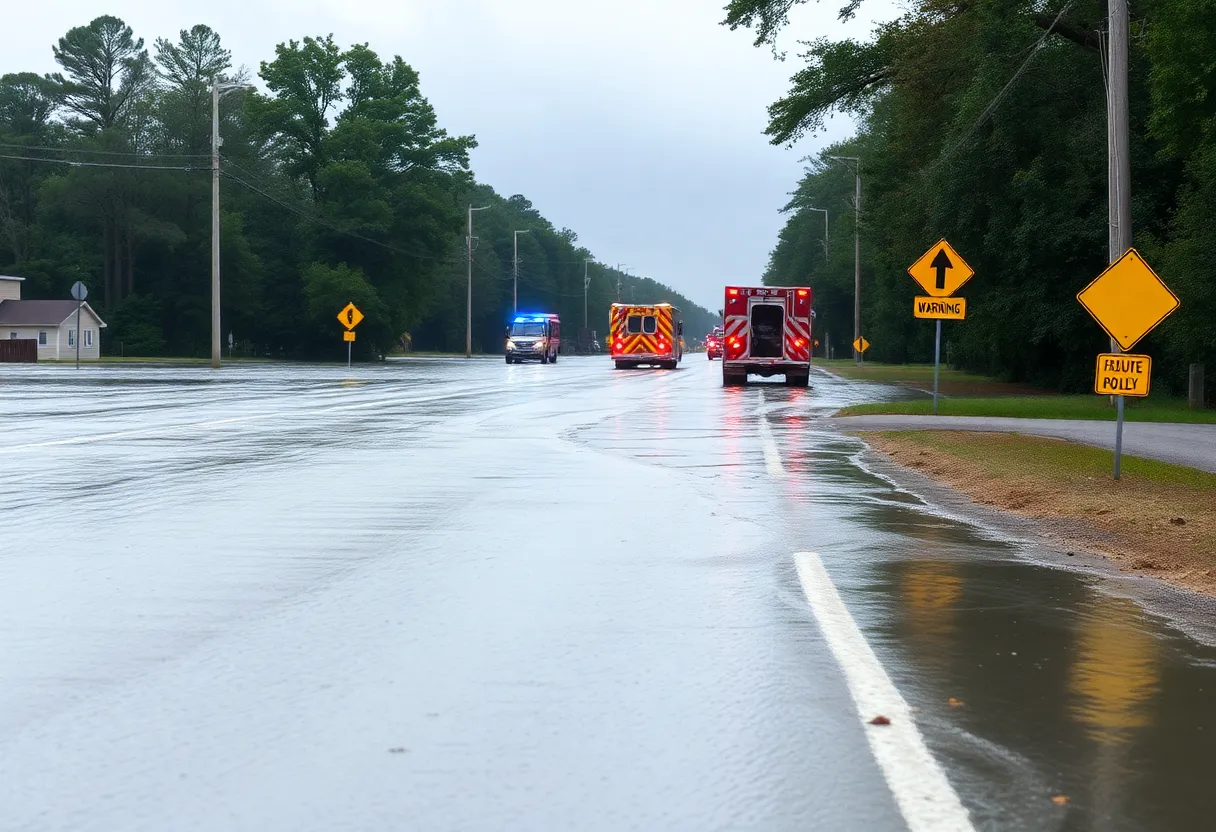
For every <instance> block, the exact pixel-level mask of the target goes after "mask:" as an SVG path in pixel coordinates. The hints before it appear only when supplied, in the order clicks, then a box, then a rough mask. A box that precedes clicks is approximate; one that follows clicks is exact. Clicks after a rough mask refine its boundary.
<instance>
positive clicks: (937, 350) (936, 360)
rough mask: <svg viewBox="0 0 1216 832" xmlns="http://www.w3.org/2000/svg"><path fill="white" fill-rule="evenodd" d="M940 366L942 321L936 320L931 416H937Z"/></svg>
mask: <svg viewBox="0 0 1216 832" xmlns="http://www.w3.org/2000/svg"><path fill="white" fill-rule="evenodd" d="M941 365H942V319H941V318H938V319H937V337H936V338H935V339H934V341H933V415H934V416H936V415H937V373H938V369H939V368H940V367H941Z"/></svg>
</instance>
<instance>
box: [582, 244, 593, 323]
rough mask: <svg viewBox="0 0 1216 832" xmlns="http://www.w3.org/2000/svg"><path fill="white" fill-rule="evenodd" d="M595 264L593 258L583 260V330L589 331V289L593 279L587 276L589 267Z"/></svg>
mask: <svg viewBox="0 0 1216 832" xmlns="http://www.w3.org/2000/svg"><path fill="white" fill-rule="evenodd" d="M592 262H594V258H592V257H584V258H583V329H589V328H590V327H591V324H590V323H589V319H588V318H587V289H588V288H589V287H590V286H591V277H590V275H588V274H587V265H588V264H589V263H592Z"/></svg>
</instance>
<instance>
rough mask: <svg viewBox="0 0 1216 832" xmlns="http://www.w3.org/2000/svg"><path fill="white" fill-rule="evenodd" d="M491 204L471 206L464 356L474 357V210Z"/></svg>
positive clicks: (482, 209)
mask: <svg viewBox="0 0 1216 832" xmlns="http://www.w3.org/2000/svg"><path fill="white" fill-rule="evenodd" d="M489 207H490V206H488V205H486V206H484V207H482V208H474V207H473V206H472V205H470V206H469V236H467V237H465V243H466V244H467V246H468V250H469V284H468V303H467V305H466V307H465V313H464V357H465V358H472V357H473V212H474V211H484V210H486V208H489Z"/></svg>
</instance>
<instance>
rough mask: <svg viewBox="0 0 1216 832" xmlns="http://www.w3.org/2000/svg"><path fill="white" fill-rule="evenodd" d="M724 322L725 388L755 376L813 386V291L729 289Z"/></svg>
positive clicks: (801, 287)
mask: <svg viewBox="0 0 1216 832" xmlns="http://www.w3.org/2000/svg"><path fill="white" fill-rule="evenodd" d="M722 317H723V341H724V348H723V349H724V352H723V354H722V386H723V387H733V386H736V385H742V384H746V383H747V376H748V374H749V373H750V374H754V375H758V376H764V377H765V378H767V377H769V376H777V375H784V376H785V383H786V385H787V386H789V387H806V386H807V384H809V383H810V377H811V290H810V287H807V286H792V287H785V286H755V287H753V286H727V287H726V305H725V306H724V307H723V308H722Z"/></svg>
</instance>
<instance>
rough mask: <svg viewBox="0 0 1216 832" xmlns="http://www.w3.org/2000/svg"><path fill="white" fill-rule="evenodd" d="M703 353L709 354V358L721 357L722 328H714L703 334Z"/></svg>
mask: <svg viewBox="0 0 1216 832" xmlns="http://www.w3.org/2000/svg"><path fill="white" fill-rule="evenodd" d="M705 354H706V355H707V356H709V360H710V361H713V360H714V359H715V358H721V357H722V330H721V328H717V329H715V330H714V331H713V332H711V333H709V334H708V335H706V336H705Z"/></svg>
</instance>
